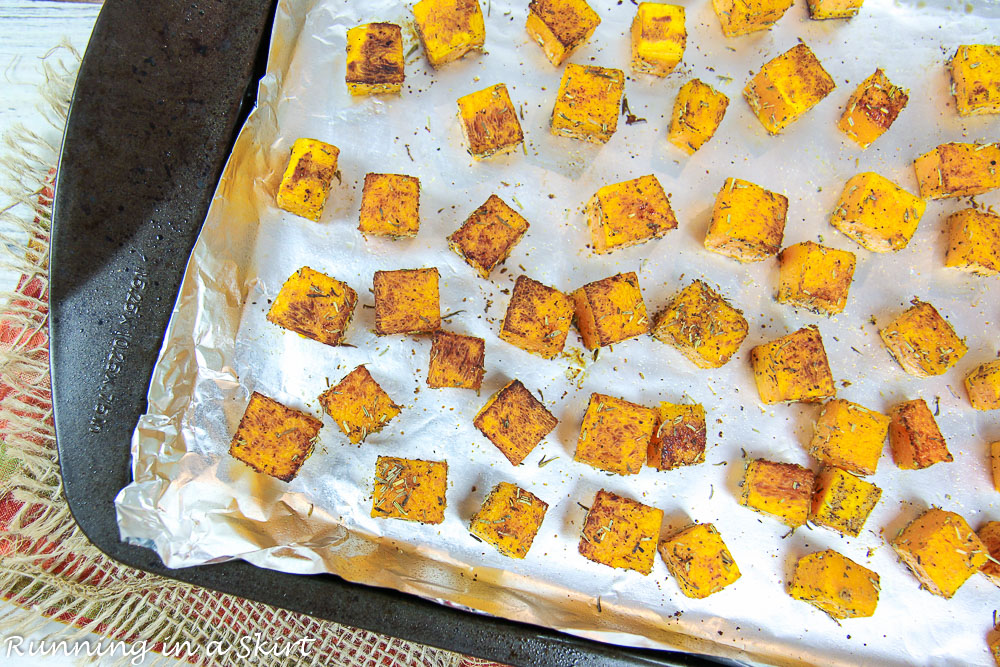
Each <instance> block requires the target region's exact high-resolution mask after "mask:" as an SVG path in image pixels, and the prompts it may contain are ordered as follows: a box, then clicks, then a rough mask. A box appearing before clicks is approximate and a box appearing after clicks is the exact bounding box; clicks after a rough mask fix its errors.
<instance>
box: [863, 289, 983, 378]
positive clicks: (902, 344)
mask: <svg viewBox="0 0 1000 667" xmlns="http://www.w3.org/2000/svg"><path fill="white" fill-rule="evenodd" d="M911 303H913V305H912V306H911V307H910V308H909V309H907V310H906V311H904V312H903V314H902V315H900V316H899V317H897V318H896V319H894V320H893V321H892V322H890V323H889V325H888V326H886V327H885V328H884V329H882V330H881V331H879V332H878V335H879V336H881V338H882V342H883V343H885V346H886V348H887V349H888V350H889V354H890V355H892V357H893V358H894V359H895V360H896V361H897V362H899V365H900V366H902V367H903V370H904V371H906V372H907V373H909V374H910V375H916V376H917V377H929V376H931V375H941V374H942V373H944V372H945V371H947V370H948V369H949V368H951V367H952V366H954V365H955V363H957V362H958V360H959V359H961V358H962V357H963V356H965V353H966V352H968V350H969V348H968V347H966V345H965V341H963V340H962V339H961V338H959V337H958V335H957V334H955V330H954V329H952V328H951V325H950V324H948V322H947V321H946V320H945V319H944V318H943V317H941V315H939V314H938V311H937V310H936V309H935V308H934V306H932V305H931V304H929V303H926V302H924V301H920V300H919V299H913V301H912V302H911Z"/></svg>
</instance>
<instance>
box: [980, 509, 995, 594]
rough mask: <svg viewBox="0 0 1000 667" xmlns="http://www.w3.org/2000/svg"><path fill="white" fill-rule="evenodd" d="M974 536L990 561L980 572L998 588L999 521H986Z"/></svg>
mask: <svg viewBox="0 0 1000 667" xmlns="http://www.w3.org/2000/svg"><path fill="white" fill-rule="evenodd" d="M976 535H977V536H978V537H979V540H980V541H981V542H982V543H983V544H984V545H985V546H986V550H987V551H988V552H989V554H990V559H989V560H988V561H987V562H986V564H985V565H983V567H982V570H981V571H982V573H983V574H985V575H986V576H987V577H989V579H990V581H992V582H993V583H994V584H996V585H997V586H1000V521H987V522H986V523H985V524H983V527H982V528H980V529H979V531H978V532H977V533H976Z"/></svg>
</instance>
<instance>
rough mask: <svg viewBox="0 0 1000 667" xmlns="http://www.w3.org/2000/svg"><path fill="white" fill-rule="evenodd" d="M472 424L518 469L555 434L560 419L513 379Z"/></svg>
mask: <svg viewBox="0 0 1000 667" xmlns="http://www.w3.org/2000/svg"><path fill="white" fill-rule="evenodd" d="M472 423H473V425H474V426H475V427H476V428H477V429H479V432H480V433H482V434H483V435H485V436H486V439H487V440H489V441H490V442H492V443H493V444H494V445H496V448H497V449H499V450H500V452H501V453H502V454H503V455H504V456H506V457H507V460H508V461H510V462H511V464H512V465H516V466H517V465H521V462H522V461H524V459H525V457H526V456H527V455H528V454H530V453H531V450H533V449H534V448H535V447H536V446H538V443H540V442H541V441H542V439H543V438H544V437H545V436H547V435H548V434H549V433H551V432H552V429H554V428H555V427H556V424H557V423H558V420H557V419H556V418H555V417H553V416H552V413H551V412H549V411H548V410H546V409H545V406H544V405H542V402H541V401H539V400H538V399H537V398H535V396H534V395H533V394H532V393H531V392H530V391H528V390H527V389H526V388H525V386H524V385H523V384H521V381H520V380H511V381H510V382H508V383H507V385H506V386H504V387H503V388H502V389H501V390H500V391H498V392H497V393H495V394H493V396H491V397H490V400H488V401H486V405H484V406H483V407H482V409H481V410H480V411H479V412H478V413H477V414H476V417H475V419H474V420H473V421H472Z"/></svg>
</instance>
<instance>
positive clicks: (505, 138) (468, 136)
mask: <svg viewBox="0 0 1000 667" xmlns="http://www.w3.org/2000/svg"><path fill="white" fill-rule="evenodd" d="M458 118H459V121H460V123H461V125H462V135H463V136H464V137H465V141H466V143H467V144H468V145H469V153H471V154H472V157H474V158H475V159H477V160H485V159H486V158H488V157H492V156H494V155H503V154H504V153H510V152H511V151H515V150H517V147H518V146H520V145H522V144H523V143H524V133H523V132H522V131H521V122H520V121H519V120H518V119H517V111H515V110H514V103H513V102H511V101H510V94H509V93H508V92H507V86H506V84H503V83H498V84H496V85H495V86H490V87H489V88H483V89H482V90H480V91H477V92H475V93H470V94H468V95H466V96H465V97H460V98H458Z"/></svg>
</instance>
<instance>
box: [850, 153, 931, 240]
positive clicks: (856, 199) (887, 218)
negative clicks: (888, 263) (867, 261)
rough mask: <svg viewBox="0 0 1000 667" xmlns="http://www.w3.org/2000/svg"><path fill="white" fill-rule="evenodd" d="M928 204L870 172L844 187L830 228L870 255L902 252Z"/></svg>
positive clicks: (858, 176)
mask: <svg viewBox="0 0 1000 667" xmlns="http://www.w3.org/2000/svg"><path fill="white" fill-rule="evenodd" d="M925 208H927V202H925V201H924V200H923V199H920V198H919V197H916V196H914V195H911V194H910V193H909V192H907V191H906V190H904V189H903V188H901V187H899V186H898V185H896V184H895V183H893V182H892V181H890V180H889V179H888V178H885V177H884V176H879V175H878V174H875V173H872V172H865V173H863V174H858V175H856V176H852V177H851V178H850V179H849V180H848V181H847V183H845V184H844V191H843V192H842V193H841V194H840V201H838V202H837V208H836V209H834V211H833V216H831V218H830V224H832V225H833V226H834V227H836V228H837V229H839V230H840V231H842V232H843V233H844V234H846V235H847V236H849V237H850V238H852V239H854V241H856V242H857V243H858V244H860V245H861V246H863V247H865V248H867V249H868V250H871V251H872V252H893V251H896V250H902V249H903V248H905V247H906V244H907V243H909V242H910V239H911V238H912V237H913V234H914V232H916V231H917V223H919V222H920V217H921V216H922V215H923V214H924V209H925Z"/></svg>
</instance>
